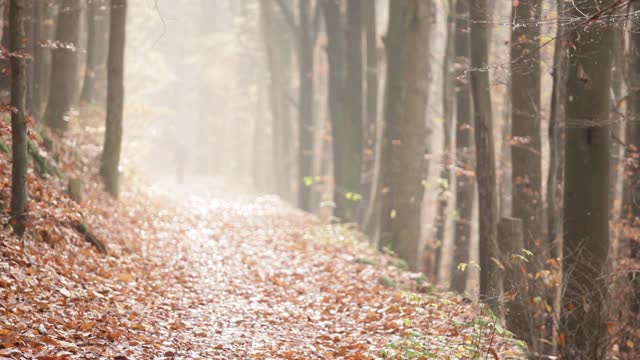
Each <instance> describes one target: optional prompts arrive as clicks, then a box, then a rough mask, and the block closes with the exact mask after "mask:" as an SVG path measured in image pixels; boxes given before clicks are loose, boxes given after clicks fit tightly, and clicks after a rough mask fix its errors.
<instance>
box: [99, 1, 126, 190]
mask: <svg viewBox="0 0 640 360" xmlns="http://www.w3.org/2000/svg"><path fill="white" fill-rule="evenodd" d="M126 25H127V0H111V19H110V33H111V36H110V38H109V58H108V60H107V69H108V79H107V126H106V131H105V135H104V148H103V150H102V168H101V171H100V173H101V174H102V178H103V180H104V182H105V185H106V187H107V191H109V193H111V195H113V196H114V197H118V192H119V180H120V179H119V177H120V176H119V175H120V170H119V164H120V149H121V146H122V112H123V108H124V50H125V38H126Z"/></svg>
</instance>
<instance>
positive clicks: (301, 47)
mask: <svg viewBox="0 0 640 360" xmlns="http://www.w3.org/2000/svg"><path fill="white" fill-rule="evenodd" d="M298 5H299V9H298V12H299V14H298V16H299V18H300V25H299V27H300V28H299V33H298V36H299V39H298V40H299V43H298V69H299V79H300V89H299V90H300V92H299V105H298V131H299V134H298V136H299V141H300V149H299V150H298V172H299V174H298V177H299V178H300V179H299V182H300V195H299V197H298V201H299V205H300V208H301V209H302V210H305V211H310V210H311V186H310V184H309V181H307V180H306V179H308V178H309V177H311V176H313V174H312V164H313V76H314V74H313V50H314V44H313V34H312V29H311V1H310V0H300V1H299V2H298Z"/></svg>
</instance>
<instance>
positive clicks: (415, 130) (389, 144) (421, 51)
mask: <svg viewBox="0 0 640 360" xmlns="http://www.w3.org/2000/svg"><path fill="white" fill-rule="evenodd" d="M432 22H433V9H432V6H431V2H429V1H421V0H402V1H401V0H397V1H391V2H390V3H389V30H388V33H387V38H386V43H385V44H386V49H387V59H388V63H387V85H386V95H385V114H384V129H383V140H382V142H383V143H382V146H383V148H382V149H383V150H382V174H383V175H382V195H381V196H382V204H383V206H382V212H381V219H380V226H381V227H380V235H381V245H382V246H389V247H391V249H392V250H394V251H395V252H396V253H397V254H398V255H399V256H400V257H401V258H403V259H405V260H406V261H407V263H408V265H409V267H410V268H411V269H414V270H415V269H417V268H418V266H419V265H418V264H419V262H420V261H421V253H422V250H423V249H422V248H421V246H420V208H421V204H422V196H423V192H424V188H423V185H422V180H423V175H424V169H425V168H426V161H425V157H424V154H425V150H426V145H427V137H428V132H427V128H426V121H425V111H426V106H427V100H428V92H429V85H430V80H431V76H430V69H431V68H430V65H431V64H430V53H429V47H430V37H429V34H430V31H431V24H432Z"/></svg>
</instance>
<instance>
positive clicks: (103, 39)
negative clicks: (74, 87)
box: [80, 0, 109, 104]
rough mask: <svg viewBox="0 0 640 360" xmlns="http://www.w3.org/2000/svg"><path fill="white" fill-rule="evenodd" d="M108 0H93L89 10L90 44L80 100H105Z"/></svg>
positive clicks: (85, 101) (88, 101)
mask: <svg viewBox="0 0 640 360" xmlns="http://www.w3.org/2000/svg"><path fill="white" fill-rule="evenodd" d="M108 9H109V8H108V3H107V2H106V0H91V1H90V2H89V9H88V10H87V25H88V32H89V35H88V38H89V39H88V46H87V66H86V69H85V75H84V84H83V87H82V93H81V95H80V101H81V102H83V103H87V104H90V103H93V102H96V101H97V102H102V101H104V95H105V91H104V90H105V88H104V83H105V80H106V71H105V70H106V68H105V65H106V64H105V61H106V59H107V57H108V54H107V50H108V48H109V47H108V41H109V10H108Z"/></svg>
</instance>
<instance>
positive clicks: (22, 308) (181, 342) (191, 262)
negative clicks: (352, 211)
mask: <svg viewBox="0 0 640 360" xmlns="http://www.w3.org/2000/svg"><path fill="white" fill-rule="evenodd" d="M47 189H48V190H46V189H45V190H46V191H44V190H43V192H42V194H45V195H46V194H49V193H48V192H47V191H53V190H51V189H52V188H47ZM99 189H100V186H99V185H94V187H93V188H92V190H90V191H89V195H88V198H89V199H90V201H88V202H86V203H85V204H83V208H82V212H83V213H82V214H83V215H82V216H83V217H84V218H85V220H86V221H87V222H88V223H89V225H90V227H91V229H92V231H94V232H95V234H96V236H98V237H99V238H101V239H103V240H104V241H105V242H107V243H108V244H109V247H110V250H109V254H108V255H106V256H105V255H101V254H98V253H96V252H95V251H94V250H92V249H91V248H90V245H89V244H88V243H86V242H85V241H84V240H83V239H82V238H81V237H80V236H79V235H78V234H77V233H76V232H75V230H73V229H72V228H67V227H65V225H64V224H66V222H64V221H63V222H60V223H59V224H61V225H55V224H56V223H55V222H53V224H54V225H51V226H49V227H43V228H42V229H43V230H42V232H41V236H40V238H39V239H28V240H25V241H21V240H19V239H17V237H12V236H9V235H8V232H9V231H10V230H7V229H4V230H0V237H2V239H3V243H2V244H3V247H2V248H0V270H1V271H0V300H2V301H0V358H10V359H34V358H38V359H114V360H127V359H152V358H175V359H336V358H337V359H344V358H348V359H365V358H366V359H369V358H379V357H385V358H436V359H462V358H488V359H496V358H498V356H499V359H509V358H516V359H519V358H522V356H521V355H520V352H519V351H518V348H517V346H515V342H514V341H513V340H511V339H509V338H508V337H507V336H506V333H505V332H504V330H503V329H502V328H501V327H500V326H499V325H496V323H495V320H492V319H489V318H487V317H482V316H481V315H480V310H479V306H477V305H476V304H470V303H465V302H464V301H462V300H461V299H460V297H458V296H456V295H455V294H449V293H438V292H435V291H434V290H433V288H432V287H431V286H429V285H428V284H426V283H424V279H423V277H422V276H421V275H420V274H415V273H411V272H407V271H406V270H404V269H403V263H402V262H401V261H400V260H398V259H397V258H395V257H392V256H389V255H384V254H381V253H379V252H377V251H374V250H372V249H370V248H369V247H368V246H366V244H365V243H363V242H362V241H361V240H362V239H361V236H360V235H358V233H357V232H355V231H352V230H349V229H348V227H345V226H336V225H333V226H330V225H324V224H321V223H320V222H319V220H318V219H317V218H316V217H314V216H312V215H309V214H306V213H303V212H301V211H299V210H296V209H295V208H293V207H291V206H289V205H287V204H285V203H283V202H282V201H281V200H279V199H277V198H276V197H273V196H266V197H265V196H232V195H229V194H228V193H227V194H224V196H222V195H221V194H220V193H218V194H215V193H213V194H207V193H206V191H204V190H205V189H203V188H198V187H196V188H195V189H193V190H192V191H181V190H179V189H182V187H179V186H175V185H171V184H163V185H162V186H156V187H153V188H151V191H149V192H146V193H144V194H142V193H139V192H137V191H135V190H132V191H130V192H125V193H123V194H122V196H121V198H120V199H119V200H117V201H116V200H114V199H112V198H111V197H109V196H107V195H106V194H104V193H103V192H101V191H100V190H99ZM36 195H37V194H36ZM38 196H40V197H41V198H42V199H40V198H38V200H37V201H38V202H37V203H36V205H37V206H36V205H34V211H35V210H36V208H37V207H38V206H43V207H42V209H41V210H40V211H44V214H45V215H46V214H51V216H62V218H61V219H66V217H65V216H73V217H72V218H74V219H75V218H76V216H77V213H76V211H78V210H77V206H75V205H73V204H74V203H73V202H72V201H71V200H70V199H67V198H66V197H63V196H59V195H58V198H60V199H62V200H63V201H64V203H58V207H57V208H56V209H55V211H52V210H51V208H50V207H49V206H50V205H49V200H48V199H50V196H49V195H46V196H44V195H38ZM40 204H43V205H40ZM44 204H46V206H44ZM64 209H67V210H64ZM68 209H71V210H68ZM74 209H76V210H74ZM61 210H62V211H61ZM36 218H37V219H40V218H42V216H38V217H36ZM3 231H4V232H3ZM494 354H495V356H493V355H494Z"/></svg>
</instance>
